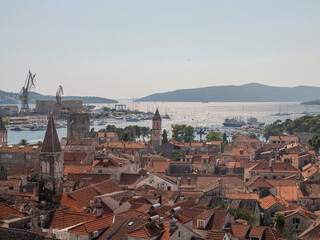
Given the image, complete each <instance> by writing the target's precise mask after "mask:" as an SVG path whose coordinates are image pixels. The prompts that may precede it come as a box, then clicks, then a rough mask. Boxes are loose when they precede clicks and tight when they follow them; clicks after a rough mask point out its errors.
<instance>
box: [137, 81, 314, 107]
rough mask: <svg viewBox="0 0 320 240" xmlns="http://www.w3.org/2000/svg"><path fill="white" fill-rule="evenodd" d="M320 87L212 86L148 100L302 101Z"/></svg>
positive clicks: (165, 94) (176, 92)
mask: <svg viewBox="0 0 320 240" xmlns="http://www.w3.org/2000/svg"><path fill="white" fill-rule="evenodd" d="M319 96H320V87H312V86H297V87H274V86H268V85H263V84H258V83H249V84H245V85H240V86H235V85H228V86H214V87H204V88H194V89H181V90H175V91H170V92H166V93H155V94H151V95H149V96H146V97H143V98H140V99H139V101H148V102H303V101H310V100H314V99H317V98H319Z"/></svg>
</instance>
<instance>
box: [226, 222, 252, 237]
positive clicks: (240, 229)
mask: <svg viewBox="0 0 320 240" xmlns="http://www.w3.org/2000/svg"><path fill="white" fill-rule="evenodd" d="M250 228H251V227H250V226H248V225H242V224H231V234H232V237H236V238H241V239H242V238H243V239H244V238H246V236H247V235H248V232H249V230H250Z"/></svg>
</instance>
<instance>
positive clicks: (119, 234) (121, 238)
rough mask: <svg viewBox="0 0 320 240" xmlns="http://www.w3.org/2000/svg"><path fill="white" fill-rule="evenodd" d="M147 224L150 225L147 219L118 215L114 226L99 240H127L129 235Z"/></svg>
mask: <svg viewBox="0 0 320 240" xmlns="http://www.w3.org/2000/svg"><path fill="white" fill-rule="evenodd" d="M129 223H131V224H129ZM146 223H148V220H147V219H146V218H142V217H132V216H120V215H116V216H115V220H114V224H113V225H112V226H111V227H109V228H108V229H107V230H106V231H105V232H104V233H103V234H102V236H101V237H99V240H100V239H101V240H105V239H108V240H127V239H128V237H127V233H129V232H131V231H132V230H134V229H137V228H139V227H141V226H143V225H145V224H146Z"/></svg>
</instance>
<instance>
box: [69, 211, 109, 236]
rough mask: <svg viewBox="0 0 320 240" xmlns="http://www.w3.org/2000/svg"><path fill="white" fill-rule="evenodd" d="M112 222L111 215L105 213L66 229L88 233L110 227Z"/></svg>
mask: <svg viewBox="0 0 320 240" xmlns="http://www.w3.org/2000/svg"><path fill="white" fill-rule="evenodd" d="M112 224H113V216H112V215H107V216H102V217H101V218H97V219H94V220H91V221H88V222H84V223H82V224H80V225H78V226H75V227H73V228H71V229H69V230H68V232H72V233H79V234H88V233H92V232H94V231H99V230H104V229H106V228H108V227H110V226H111V225H112Z"/></svg>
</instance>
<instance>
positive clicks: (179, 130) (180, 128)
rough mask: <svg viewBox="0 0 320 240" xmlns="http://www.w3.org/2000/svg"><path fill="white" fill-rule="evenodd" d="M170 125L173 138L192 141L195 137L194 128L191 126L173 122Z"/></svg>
mask: <svg viewBox="0 0 320 240" xmlns="http://www.w3.org/2000/svg"><path fill="white" fill-rule="evenodd" d="M171 127H172V139H173V140H176V141H179V142H180V141H182V140H184V141H185V142H192V140H193V139H194V138H195V134H194V128H193V127H192V126H187V125H184V124H183V125H178V124H173V125H172V126H171Z"/></svg>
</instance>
